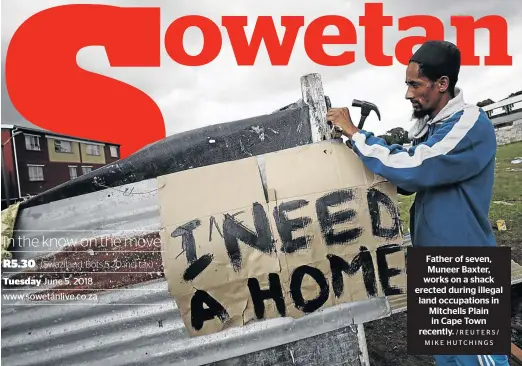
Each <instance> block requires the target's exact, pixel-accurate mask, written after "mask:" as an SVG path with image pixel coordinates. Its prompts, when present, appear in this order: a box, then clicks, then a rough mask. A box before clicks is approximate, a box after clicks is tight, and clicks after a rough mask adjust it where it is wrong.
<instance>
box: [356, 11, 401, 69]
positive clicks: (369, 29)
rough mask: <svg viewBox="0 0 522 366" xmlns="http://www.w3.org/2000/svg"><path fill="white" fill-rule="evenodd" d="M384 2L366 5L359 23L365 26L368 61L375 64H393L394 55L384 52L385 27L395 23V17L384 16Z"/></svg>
mask: <svg viewBox="0 0 522 366" xmlns="http://www.w3.org/2000/svg"><path fill="white" fill-rule="evenodd" d="M382 8H383V4H382V3H371V4H365V5H364V15H363V16H361V17H359V25H360V26H362V27H364V32H365V33H364V52H365V54H366V61H368V62H369V63H370V64H372V65H374V66H391V65H392V64H393V56H387V55H385V54H384V53H383V48H384V47H383V27H385V26H391V25H393V17H392V16H390V15H387V16H384V14H383V9H382Z"/></svg>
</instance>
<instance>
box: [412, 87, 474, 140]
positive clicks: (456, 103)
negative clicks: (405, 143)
mask: <svg viewBox="0 0 522 366" xmlns="http://www.w3.org/2000/svg"><path fill="white" fill-rule="evenodd" d="M469 106H470V105H468V104H467V103H466V102H465V101H464V92H463V91H462V89H460V88H457V87H455V97H454V98H452V99H450V100H449V102H448V103H447V104H446V105H445V106H444V108H442V109H441V111H440V112H439V113H438V114H437V115H436V116H435V118H433V119H430V118H429V116H426V117H424V118H421V119H417V120H416V121H415V122H414V124H413V126H412V128H411V129H410V130H409V131H408V137H409V138H410V140H415V139H420V138H422V137H423V136H424V135H425V134H426V133H427V132H428V126H429V125H433V124H437V123H443V122H444V121H445V120H446V119H448V118H449V117H451V116H453V115H454V114H455V113H457V112H460V111H462V110H463V109H464V108H466V107H469Z"/></svg>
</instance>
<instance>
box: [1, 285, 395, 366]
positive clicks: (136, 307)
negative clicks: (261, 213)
mask: <svg viewBox="0 0 522 366" xmlns="http://www.w3.org/2000/svg"><path fill="white" fill-rule="evenodd" d="M389 314H390V308H389V306H388V305H387V303H386V302H385V301H384V300H383V299H373V300H371V301H367V302H364V303H362V302H361V303H354V304H346V305H345V306H339V307H335V308H329V309H326V311H322V312H318V313H314V314H311V315H309V316H307V317H303V318H300V319H298V320H293V319H273V320H270V321H266V322H259V323H252V324H250V325H248V326H246V327H244V328H242V329H230V330H228V331H224V332H221V333H218V334H214V335H210V336H204V337H197V338H189V337H188V334H187V333H186V331H185V328H184V325H183V323H182V320H181V318H180V316H179V313H178V311H177V309H176V306H175V304H174V302H173V301H172V297H170V295H169V294H168V292H167V285H166V282H165V281H155V282H152V283H148V284H141V285H138V286H136V287H133V288H128V289H125V290H112V291H109V292H107V293H105V294H103V295H100V296H99V298H98V303H97V304H96V305H91V306H87V305H81V306H80V305H72V304H69V305H28V306H20V305H18V306H7V305H4V306H3V307H2V363H3V364H5V365H167V364H168V365H196V364H205V363H209V362H215V361H219V360H223V359H228V358H232V357H236V356H239V355H243V354H246V353H251V352H255V351H258V350H261V349H265V348H270V347H275V346H278V345H281V344H285V343H289V342H293V341H296V340H299V339H302V338H306V337H311V336H314V335H318V334H322V333H326V332H329V331H334V330H336V329H340V328H342V327H346V326H349V325H351V324H354V323H364V322H367V321H370V320H373V319H376V318H380V317H385V316H388V315H389Z"/></svg>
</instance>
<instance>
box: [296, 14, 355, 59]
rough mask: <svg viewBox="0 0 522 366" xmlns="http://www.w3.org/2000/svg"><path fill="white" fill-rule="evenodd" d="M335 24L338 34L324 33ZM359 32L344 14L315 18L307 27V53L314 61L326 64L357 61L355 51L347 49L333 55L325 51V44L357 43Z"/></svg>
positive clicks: (305, 40)
mask: <svg viewBox="0 0 522 366" xmlns="http://www.w3.org/2000/svg"><path fill="white" fill-rule="evenodd" d="M331 25H333V26H335V27H337V29H338V30H339V34H338V35H331V36H328V35H324V30H325V29H326V27H328V26H331ZM356 43H357V32H356V30H355V27H354V26H353V24H352V22H350V21H349V20H348V19H346V18H345V17H342V16H338V15H327V16H323V17H320V18H317V19H315V20H314V21H313V22H312V23H310V25H309V26H308V28H307V29H306V33H305V37H304V46H305V50H306V54H307V55H308V57H310V59H311V60H312V61H314V62H315V63H318V64H320V65H324V66H343V65H349V64H351V63H353V62H354V61H355V52H354V51H345V52H343V53H342V54H340V55H338V56H331V55H328V54H327V53H326V52H324V45H325V44H356Z"/></svg>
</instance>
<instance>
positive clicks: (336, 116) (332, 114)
mask: <svg viewBox="0 0 522 366" xmlns="http://www.w3.org/2000/svg"><path fill="white" fill-rule="evenodd" d="M326 119H327V120H328V121H330V122H332V124H333V125H334V126H338V127H340V128H342V130H343V135H344V136H346V137H348V138H351V137H352V136H353V135H354V134H355V133H356V132H358V131H359V129H358V128H357V127H355V125H354V124H353V122H352V118H351V117H350V111H349V110H348V108H346V107H344V108H330V109H329V110H328V112H327V113H326Z"/></svg>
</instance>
